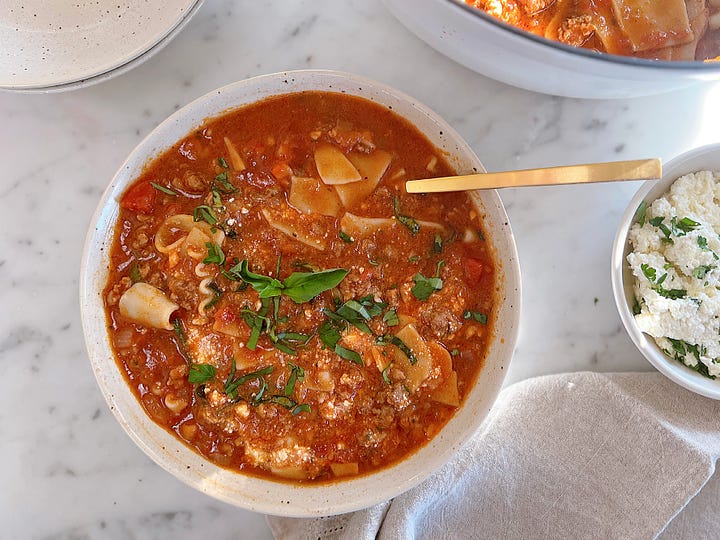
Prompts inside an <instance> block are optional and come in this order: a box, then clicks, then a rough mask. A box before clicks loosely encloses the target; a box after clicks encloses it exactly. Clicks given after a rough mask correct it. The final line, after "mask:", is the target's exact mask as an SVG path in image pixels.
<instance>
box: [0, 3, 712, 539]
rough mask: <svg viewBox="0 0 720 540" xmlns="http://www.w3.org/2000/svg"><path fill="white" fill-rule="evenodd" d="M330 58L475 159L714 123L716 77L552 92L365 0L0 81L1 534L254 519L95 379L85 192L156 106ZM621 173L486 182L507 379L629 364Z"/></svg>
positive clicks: (638, 143)
mask: <svg viewBox="0 0 720 540" xmlns="http://www.w3.org/2000/svg"><path fill="white" fill-rule="evenodd" d="M303 68H329V69H340V70H345V71H351V72H356V73H359V74H362V75H365V76H368V77H371V78H374V79H377V80H380V81H383V82H386V83H388V84H390V85H392V86H395V87H397V88H399V89H401V90H403V91H405V92H407V93H409V94H411V95H413V96H415V97H417V98H418V99H420V100H421V101H423V102H424V103H426V104H427V105H429V106H430V107H431V108H433V109H435V110H437V111H438V112H440V113H441V114H442V115H443V116H445V117H446V118H447V119H448V120H449V121H450V122H451V123H452V124H453V125H454V126H455V127H456V128H457V130H458V131H459V132H460V133H461V134H462V135H463V136H465V137H466V138H467V140H468V141H469V142H470V143H471V145H472V146H473V147H474V149H475V150H476V152H477V154H478V155H479V156H480V158H481V159H482V160H483V162H484V163H485V165H486V167H487V168H488V169H489V170H502V169H509V168H527V167H536V166H550V165H557V164H566V163H582V162H590V161H602V160H614V159H623V158H639V157H650V156H659V157H662V158H664V159H668V158H671V157H673V156H674V155H676V154H678V153H680V152H682V151H684V150H686V149H688V148H690V147H693V146H697V145H700V144H704V143H709V142H717V141H720V129H718V127H717V126H720V87H719V86H718V85H717V84H714V85H713V84H708V85H705V86H698V87H694V88H689V89H687V90H684V91H681V92H676V93H674V94H668V95H662V96H654V97H649V98H643V99H636V100H622V101H582V100H572V99H561V98H556V97H549V96H544V95H539V94H533V93H530V92H526V91H523V90H518V89H515V88H511V87H508V86H505V85H502V84H500V83H497V82H495V81H492V80H490V79H487V78H485V77H483V76H481V75H478V74H476V73H473V72H471V71H469V70H467V69H465V68H463V67H461V66H459V65H457V64H455V63H453V62H452V61H450V60H448V59H447V58H445V57H443V56H441V55H440V54H438V53H436V52H435V51H433V50H432V49H430V48H429V47H427V46H426V45H425V44H424V43H422V42H420V41H419V40H418V39H416V38H415V37H414V36H413V35H412V34H410V33H409V32H408V31H407V30H406V29H405V28H404V27H402V26H401V25H400V24H399V23H398V22H397V21H396V20H394V19H393V18H392V17H391V16H390V14H389V13H388V12H387V11H386V10H385V9H384V8H383V6H382V4H381V3H380V2H379V0H365V1H361V0H354V1H350V0H348V1H344V2H336V1H333V0H316V1H313V2H308V1H296V2H281V1H279V0H276V1H260V2H242V3H237V2H233V1H231V0H225V1H215V2H209V1H208V2H205V5H204V6H203V7H202V9H201V10H200V11H199V13H198V14H197V16H196V17H195V18H194V19H193V20H192V21H191V22H190V23H189V24H188V26H187V27H186V28H185V30H184V31H183V32H182V33H180V35H178V37H177V38H176V39H175V40H174V41H173V42H172V43H170V44H169V45H168V46H167V47H166V48H165V49H163V50H162V51H161V52H159V53H158V54H157V55H155V56H154V57H152V58H151V59H150V60H149V61H148V62H146V63H145V64H142V65H140V66H139V67H137V68H136V69H134V70H133V71H131V72H129V73H126V74H124V75H123V76H121V77H119V78H116V79H113V80H110V81H108V82H105V83H102V84H99V85H97V86H93V87H90V88H85V89H81V90H77V91H74V92H69V93H64V94H50V95H17V94H7V93H4V94H0V118H2V119H3V125H2V128H0V163H2V165H3V167H2V173H1V174H0V205H2V212H0V280H2V283H3V285H4V286H3V287H2V288H1V289H0V305H1V306H2V307H3V309H2V310H1V311H0V368H1V369H2V374H3V376H2V380H3V383H2V392H0V441H2V444H0V462H1V463H2V467H0V483H1V484H2V486H3V489H2V490H0V520H1V521H2V523H3V526H2V530H0V537H2V538H54V539H55V538H56V539H71V538H73V539H74V538H118V539H120V538H123V539H124V538H171V537H172V538H196V537H198V535H202V536H203V537H212V538H263V537H269V531H268V529H267V528H266V526H265V523H264V519H263V517H262V516H260V515H257V514H253V513H250V512H246V511H243V510H239V509H236V508H233V507H231V506H228V505H226V504H224V503H220V502H217V501H215V500H213V499H210V498H208V497H206V496H205V495H202V494H200V493H198V492H196V491H194V490H192V489H191V488H189V487H186V486H184V485H183V484H181V483H180V482H179V481H177V480H175V479H174V478H173V477H171V476H169V475H168V474H167V473H165V472H164V471H162V470H161V469H160V468H159V467H157V466H156V465H155V464H153V463H152V462H151V461H150V460H149V459H148V458H147V457H145V455H144V454H143V453H142V452H141V451H140V450H139V449H138V448H137V447H136V446H135V445H134V444H133V443H132V442H131V441H130V439H129V438H128V437H127V436H126V435H125V434H124V433H123V432H122V430H121V428H120V427H119V426H118V425H117V423H116V422H115V420H114V419H113V417H112V415H111V414H110V412H109V410H108V408H107V406H106V404H105V402H104V401H103V398H102V396H101V394H100V392H99V390H98V388H97V385H96V384H95V380H94V378H93V374H92V373H91V371H90V369H89V365H88V361H87V357H86V352H85V347H84V343H83V338H82V330H81V325H80V317H79V307H78V299H77V296H78V295H77V286H78V273H79V261H80V255H81V251H82V245H83V241H84V237H85V232H86V229H87V226H88V224H89V222H90V218H91V216H92V213H93V211H94V209H95V205H96V204H97V201H98V199H99V197H100V194H101V193H102V191H103V190H104V189H105V187H106V186H107V184H108V183H109V181H110V179H111V178H112V176H113V174H114V172H115V171H116V170H117V168H118V167H119V166H120V164H121V163H122V161H123V160H124V159H125V157H126V156H127V155H128V154H129V152H130V151H131V150H132V148H133V147H134V146H135V145H136V144H137V143H138V142H139V141H140V140H141V139H142V138H143V137H144V136H145V135H146V134H147V133H149V132H150V131H151V130H152V129H153V128H154V127H155V126H156V125H157V124H158V123H160V122H161V121H162V120H163V119H164V118H165V117H167V116H168V115H169V114H171V113H172V112H173V111H175V110H177V109H178V108H179V107H181V106H182V105H184V104H186V103H188V102H189V101H191V100H192V99H194V98H196V97H198V96H200V95H202V94H204V93H205V92H208V91H210V90H212V89H214V88H216V87H218V86H222V85H224V84H227V83H229V82H232V81H235V80H238V79H242V78H246V77H249V76H254V75H258V74H262V73H269V72H273V71H282V70H288V69H303ZM638 187H639V185H638V184H637V183H627V184H614V185H593V186H570V187H564V188H535V189H524V190H519V189H518V190H512V189H510V190H505V191H504V192H503V193H502V194H501V196H502V198H503V201H504V202H505V204H506V206H507V210H508V213H509V215H510V219H511V222H512V225H513V229H514V231H515V235H516V239H517V242H518V248H519V252H520V260H521V266H522V272H523V287H524V291H523V292H524V302H523V303H524V305H523V314H522V328H521V338H520V343H519V346H518V350H517V353H516V356H515V359H514V361H513V364H512V366H511V369H510V372H509V374H508V383H512V382H514V381H517V380H520V379H524V378H527V377H531V376H535V375H542V374H548V373H555V372H562V371H573V370H600V371H615V370H646V369H650V368H649V365H648V364H647V363H646V362H645V361H644V360H643V359H642V358H641V357H640V355H639V353H637V352H636V350H635V349H634V348H633V346H632V344H631V342H630V340H629V339H628V337H627V336H626V334H625V332H624V330H623V329H622V327H621V323H620V319H619V317H618V316H617V314H616V312H615V308H614V305H613V300H612V296H611V289H610V279H609V261H610V248H611V244H612V239H613V235H614V233H615V226H616V224H617V222H618V220H619V217H620V215H621V213H622V212H623V210H624V208H625V206H626V204H627V203H628V201H629V200H630V197H631V196H632V194H633V193H634V191H635V190H636V189H637V188H638Z"/></svg>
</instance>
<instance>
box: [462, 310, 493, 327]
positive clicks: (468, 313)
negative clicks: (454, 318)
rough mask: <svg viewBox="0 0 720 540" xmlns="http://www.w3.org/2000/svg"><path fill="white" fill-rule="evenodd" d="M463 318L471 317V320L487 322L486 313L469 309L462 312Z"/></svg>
mask: <svg viewBox="0 0 720 540" xmlns="http://www.w3.org/2000/svg"><path fill="white" fill-rule="evenodd" d="M463 319H472V320H473V321H476V322H479V323H480V324H487V314H486V313H479V312H477V311H470V310H469V309H468V310H467V311H465V313H463Z"/></svg>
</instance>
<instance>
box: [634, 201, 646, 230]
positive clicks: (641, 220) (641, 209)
mask: <svg viewBox="0 0 720 540" xmlns="http://www.w3.org/2000/svg"><path fill="white" fill-rule="evenodd" d="M646 215H647V203H646V202H645V201H642V202H641V203H640V205H639V206H638V207H637V210H635V216H634V220H635V223H637V224H638V225H640V226H641V227H642V226H643V225H645V216H646Z"/></svg>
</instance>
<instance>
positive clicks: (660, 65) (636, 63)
mask: <svg viewBox="0 0 720 540" xmlns="http://www.w3.org/2000/svg"><path fill="white" fill-rule="evenodd" d="M440 1H443V2H446V3H449V4H451V5H452V6H454V9H460V10H462V11H465V12H466V13H469V14H470V15H471V16H472V17H477V18H479V19H480V20H481V21H483V22H484V23H485V24H490V25H493V26H496V27H498V28H500V29H501V30H502V31H503V32H508V33H510V34H513V35H515V36H519V37H520V38H521V39H522V40H530V41H532V42H534V43H537V44H540V45H545V46H548V47H550V48H551V49H555V50H557V51H558V52H561V53H564V54H570V55H573V56H578V57H581V58H586V59H588V60H590V61H599V62H608V63H610V64H620V65H625V66H632V67H638V68H640V69H643V70H657V69H660V70H665V71H678V72H695V71H699V72H707V73H713V72H720V61H716V62H712V61H711V62H703V61H701V60H693V61H684V60H648V59H645V58H636V57H632V56H621V55H618V54H608V53H598V52H594V51H591V50H589V49H583V48H582V47H573V46H571V45H565V44H564V43H560V42H559V41H553V40H551V39H547V38H544V37H542V36H538V35H536V34H533V33H531V32H527V31H525V30H522V29H520V28H517V27H515V26H513V25H511V24H508V23H506V22H503V21H501V20H499V19H497V18H495V17H493V16H492V15H488V14H487V13H485V12H484V11H482V10H481V9H479V8H476V7H473V6H470V5H468V4H466V3H465V2H464V0H440Z"/></svg>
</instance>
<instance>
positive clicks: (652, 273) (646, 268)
mask: <svg viewBox="0 0 720 540" xmlns="http://www.w3.org/2000/svg"><path fill="white" fill-rule="evenodd" d="M640 269H641V270H642V273H643V274H644V275H645V277H646V278H647V280H648V281H649V282H650V283H651V284H652V287H651V288H652V290H653V291H655V292H656V293H658V294H659V295H660V296H663V297H665V298H669V299H670V300H678V299H680V298H685V297H686V296H687V290H686V289H666V288H664V287H663V286H662V284H663V283H664V281H665V279H666V278H667V273H665V274H663V275H662V276H660V277H659V278H658V279H657V281H656V279H655V278H656V276H657V271H656V270H655V269H654V268H653V267H652V266H650V265H648V264H647V263H643V264H641V265H640Z"/></svg>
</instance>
